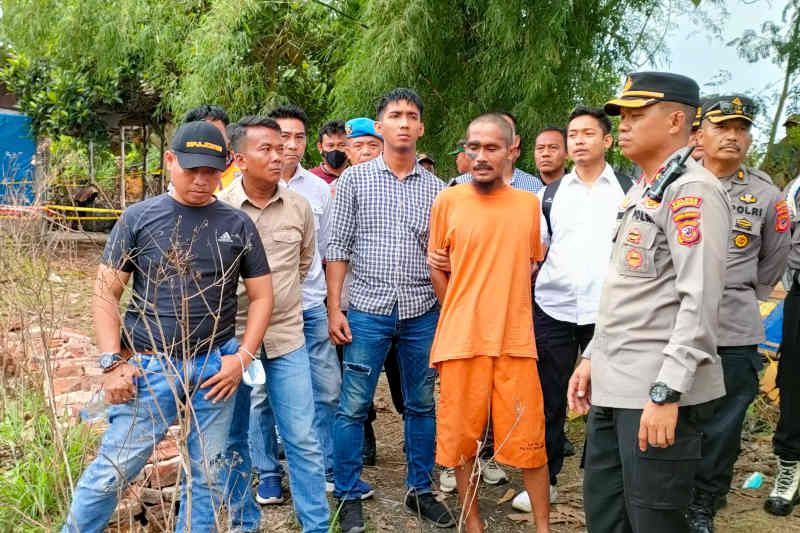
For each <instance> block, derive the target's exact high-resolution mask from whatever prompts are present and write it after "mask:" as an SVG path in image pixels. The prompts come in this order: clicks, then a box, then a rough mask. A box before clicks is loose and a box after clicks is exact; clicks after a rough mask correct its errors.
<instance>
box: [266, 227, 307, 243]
mask: <svg viewBox="0 0 800 533" xmlns="http://www.w3.org/2000/svg"><path fill="white" fill-rule="evenodd" d="M302 238H303V235H302V234H301V233H300V230H299V229H297V228H283V229H277V230H275V231H274V232H273V233H272V240H273V241H275V242H276V243H279V245H280V246H286V245H289V246H291V245H297V243H298V242H300V241H301V240H302Z"/></svg>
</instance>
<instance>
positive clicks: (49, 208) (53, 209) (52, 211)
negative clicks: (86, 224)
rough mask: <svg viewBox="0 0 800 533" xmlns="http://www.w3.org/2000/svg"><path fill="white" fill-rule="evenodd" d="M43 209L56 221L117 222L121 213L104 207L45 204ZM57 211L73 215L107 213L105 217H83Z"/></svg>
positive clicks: (118, 210)
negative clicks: (56, 219)
mask: <svg viewBox="0 0 800 533" xmlns="http://www.w3.org/2000/svg"><path fill="white" fill-rule="evenodd" d="M43 208H44V209H45V211H46V212H47V213H48V214H49V215H51V216H54V217H55V218H58V220H117V219H118V218H119V215H120V214H121V213H122V210H121V209H108V208H105V207H77V206H74V205H56V204H47V205H44V206H43ZM58 211H64V212H70V211H71V212H74V213H108V214H109V215H106V216H83V215H66V214H62V213H59V212H58Z"/></svg>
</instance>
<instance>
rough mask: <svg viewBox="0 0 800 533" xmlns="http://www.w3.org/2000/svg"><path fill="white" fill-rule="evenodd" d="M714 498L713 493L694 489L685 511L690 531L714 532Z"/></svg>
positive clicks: (695, 532)
mask: <svg viewBox="0 0 800 533" xmlns="http://www.w3.org/2000/svg"><path fill="white" fill-rule="evenodd" d="M714 500H715V498H714V495H713V494H710V493H708V492H705V491H702V490H696V489H695V491H694V495H693V497H692V503H690V504H689V509H688V510H687V512H686V520H687V522H689V531H690V533H714Z"/></svg>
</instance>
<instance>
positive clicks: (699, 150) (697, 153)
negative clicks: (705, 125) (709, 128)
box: [689, 104, 703, 161]
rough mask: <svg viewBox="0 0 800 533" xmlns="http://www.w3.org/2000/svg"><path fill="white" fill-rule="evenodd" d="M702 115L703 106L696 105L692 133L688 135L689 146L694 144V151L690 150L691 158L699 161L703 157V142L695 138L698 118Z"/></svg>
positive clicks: (698, 124) (698, 125)
mask: <svg viewBox="0 0 800 533" xmlns="http://www.w3.org/2000/svg"><path fill="white" fill-rule="evenodd" d="M702 115H703V106H702V104H701V105H699V106H697V112H696V113H695V115H694V120H693V121H692V133H691V135H689V146H694V151H693V152H692V158H693V159H694V160H695V161H700V160H701V159H703V144H702V143H701V142H700V141H699V140H698V139H697V132H698V131H700V119H701V118H702Z"/></svg>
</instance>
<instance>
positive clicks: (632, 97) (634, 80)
mask: <svg viewBox="0 0 800 533" xmlns="http://www.w3.org/2000/svg"><path fill="white" fill-rule="evenodd" d="M658 102H678V103H681V104H686V105H688V106H692V107H698V106H699V105H700V87H699V86H698V85H697V82H695V81H694V80H693V79H691V78H687V77H686V76H681V75H680V74H672V73H671V72H634V73H633V74H630V75H629V76H628V78H627V79H626V80H625V85H624V86H623V87H622V94H620V95H619V97H618V98H614V99H613V100H609V101H608V103H606V105H605V110H606V113H608V114H609V115H619V113H620V108H623V107H628V108H638V107H646V106H649V105H652V104H656V103H658Z"/></svg>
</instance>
